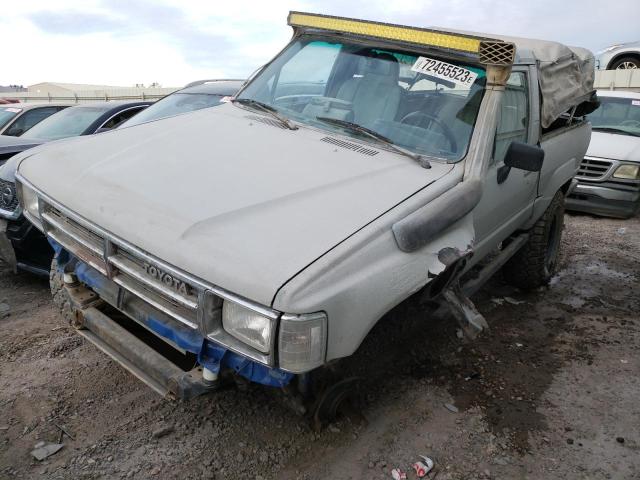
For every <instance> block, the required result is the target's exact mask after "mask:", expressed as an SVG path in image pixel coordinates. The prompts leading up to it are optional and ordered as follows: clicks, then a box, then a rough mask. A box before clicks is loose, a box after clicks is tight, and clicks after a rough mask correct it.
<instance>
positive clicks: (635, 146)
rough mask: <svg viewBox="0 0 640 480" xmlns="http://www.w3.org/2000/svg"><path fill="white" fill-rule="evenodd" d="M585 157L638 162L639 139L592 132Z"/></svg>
mask: <svg viewBox="0 0 640 480" xmlns="http://www.w3.org/2000/svg"><path fill="white" fill-rule="evenodd" d="M587 155H589V156H591V157H599V158H608V159H610V160H626V161H631V162H640V137H634V136H631V135H621V134H617V133H605V132H598V131H597V130H593V131H592V132H591V143H590V144H589V149H588V150H587Z"/></svg>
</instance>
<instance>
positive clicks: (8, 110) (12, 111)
mask: <svg viewBox="0 0 640 480" xmlns="http://www.w3.org/2000/svg"><path fill="white" fill-rule="evenodd" d="M4 111H5V112H11V113H20V112H21V111H22V109H21V108H15V107H9V108H5V109H4Z"/></svg>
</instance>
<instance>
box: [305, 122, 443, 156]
mask: <svg viewBox="0 0 640 480" xmlns="http://www.w3.org/2000/svg"><path fill="white" fill-rule="evenodd" d="M316 120H320V121H321V122H324V123H329V124H332V125H338V126H339V127H344V128H347V129H349V130H351V131H353V132H356V133H360V134H362V135H365V136H367V137H369V138H373V139H374V140H377V141H378V142H381V143H384V144H385V145H387V146H388V147H389V148H391V149H392V150H393V151H395V152H396V153H399V154H400V155H404V156H405V157H409V158H411V159H413V160H415V161H417V162H418V163H420V166H422V167H423V168H431V164H430V163H429V160H427V159H426V158H425V157H424V156H422V155H420V154H419V153H414V152H412V151H411V150H407V149H406V148H403V147H401V146H399V145H396V144H395V143H393V142H392V141H391V140H389V139H388V138H387V137H385V136H384V135H382V134H380V133H378V132H376V131H374V130H371V129H369V128H367V127H363V126H362V125H360V124H357V123H355V122H350V121H348V120H341V119H339V118H331V117H316Z"/></svg>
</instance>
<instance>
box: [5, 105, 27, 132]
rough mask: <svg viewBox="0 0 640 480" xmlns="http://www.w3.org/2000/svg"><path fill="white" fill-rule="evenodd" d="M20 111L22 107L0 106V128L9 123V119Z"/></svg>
mask: <svg viewBox="0 0 640 480" xmlns="http://www.w3.org/2000/svg"><path fill="white" fill-rule="evenodd" d="M21 111H22V109H20V108H15V107H5V108H0V128H2V127H4V126H5V125H6V124H7V123H9V121H10V120H11V119H12V118H13V117H15V116H16V115H17V114H18V113H20V112H21Z"/></svg>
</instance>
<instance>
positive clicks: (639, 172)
mask: <svg viewBox="0 0 640 480" xmlns="http://www.w3.org/2000/svg"><path fill="white" fill-rule="evenodd" d="M613 176H614V177H615V178H624V179H626V180H638V179H640V165H620V166H619V167H618V168H616V171H615V172H613Z"/></svg>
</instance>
